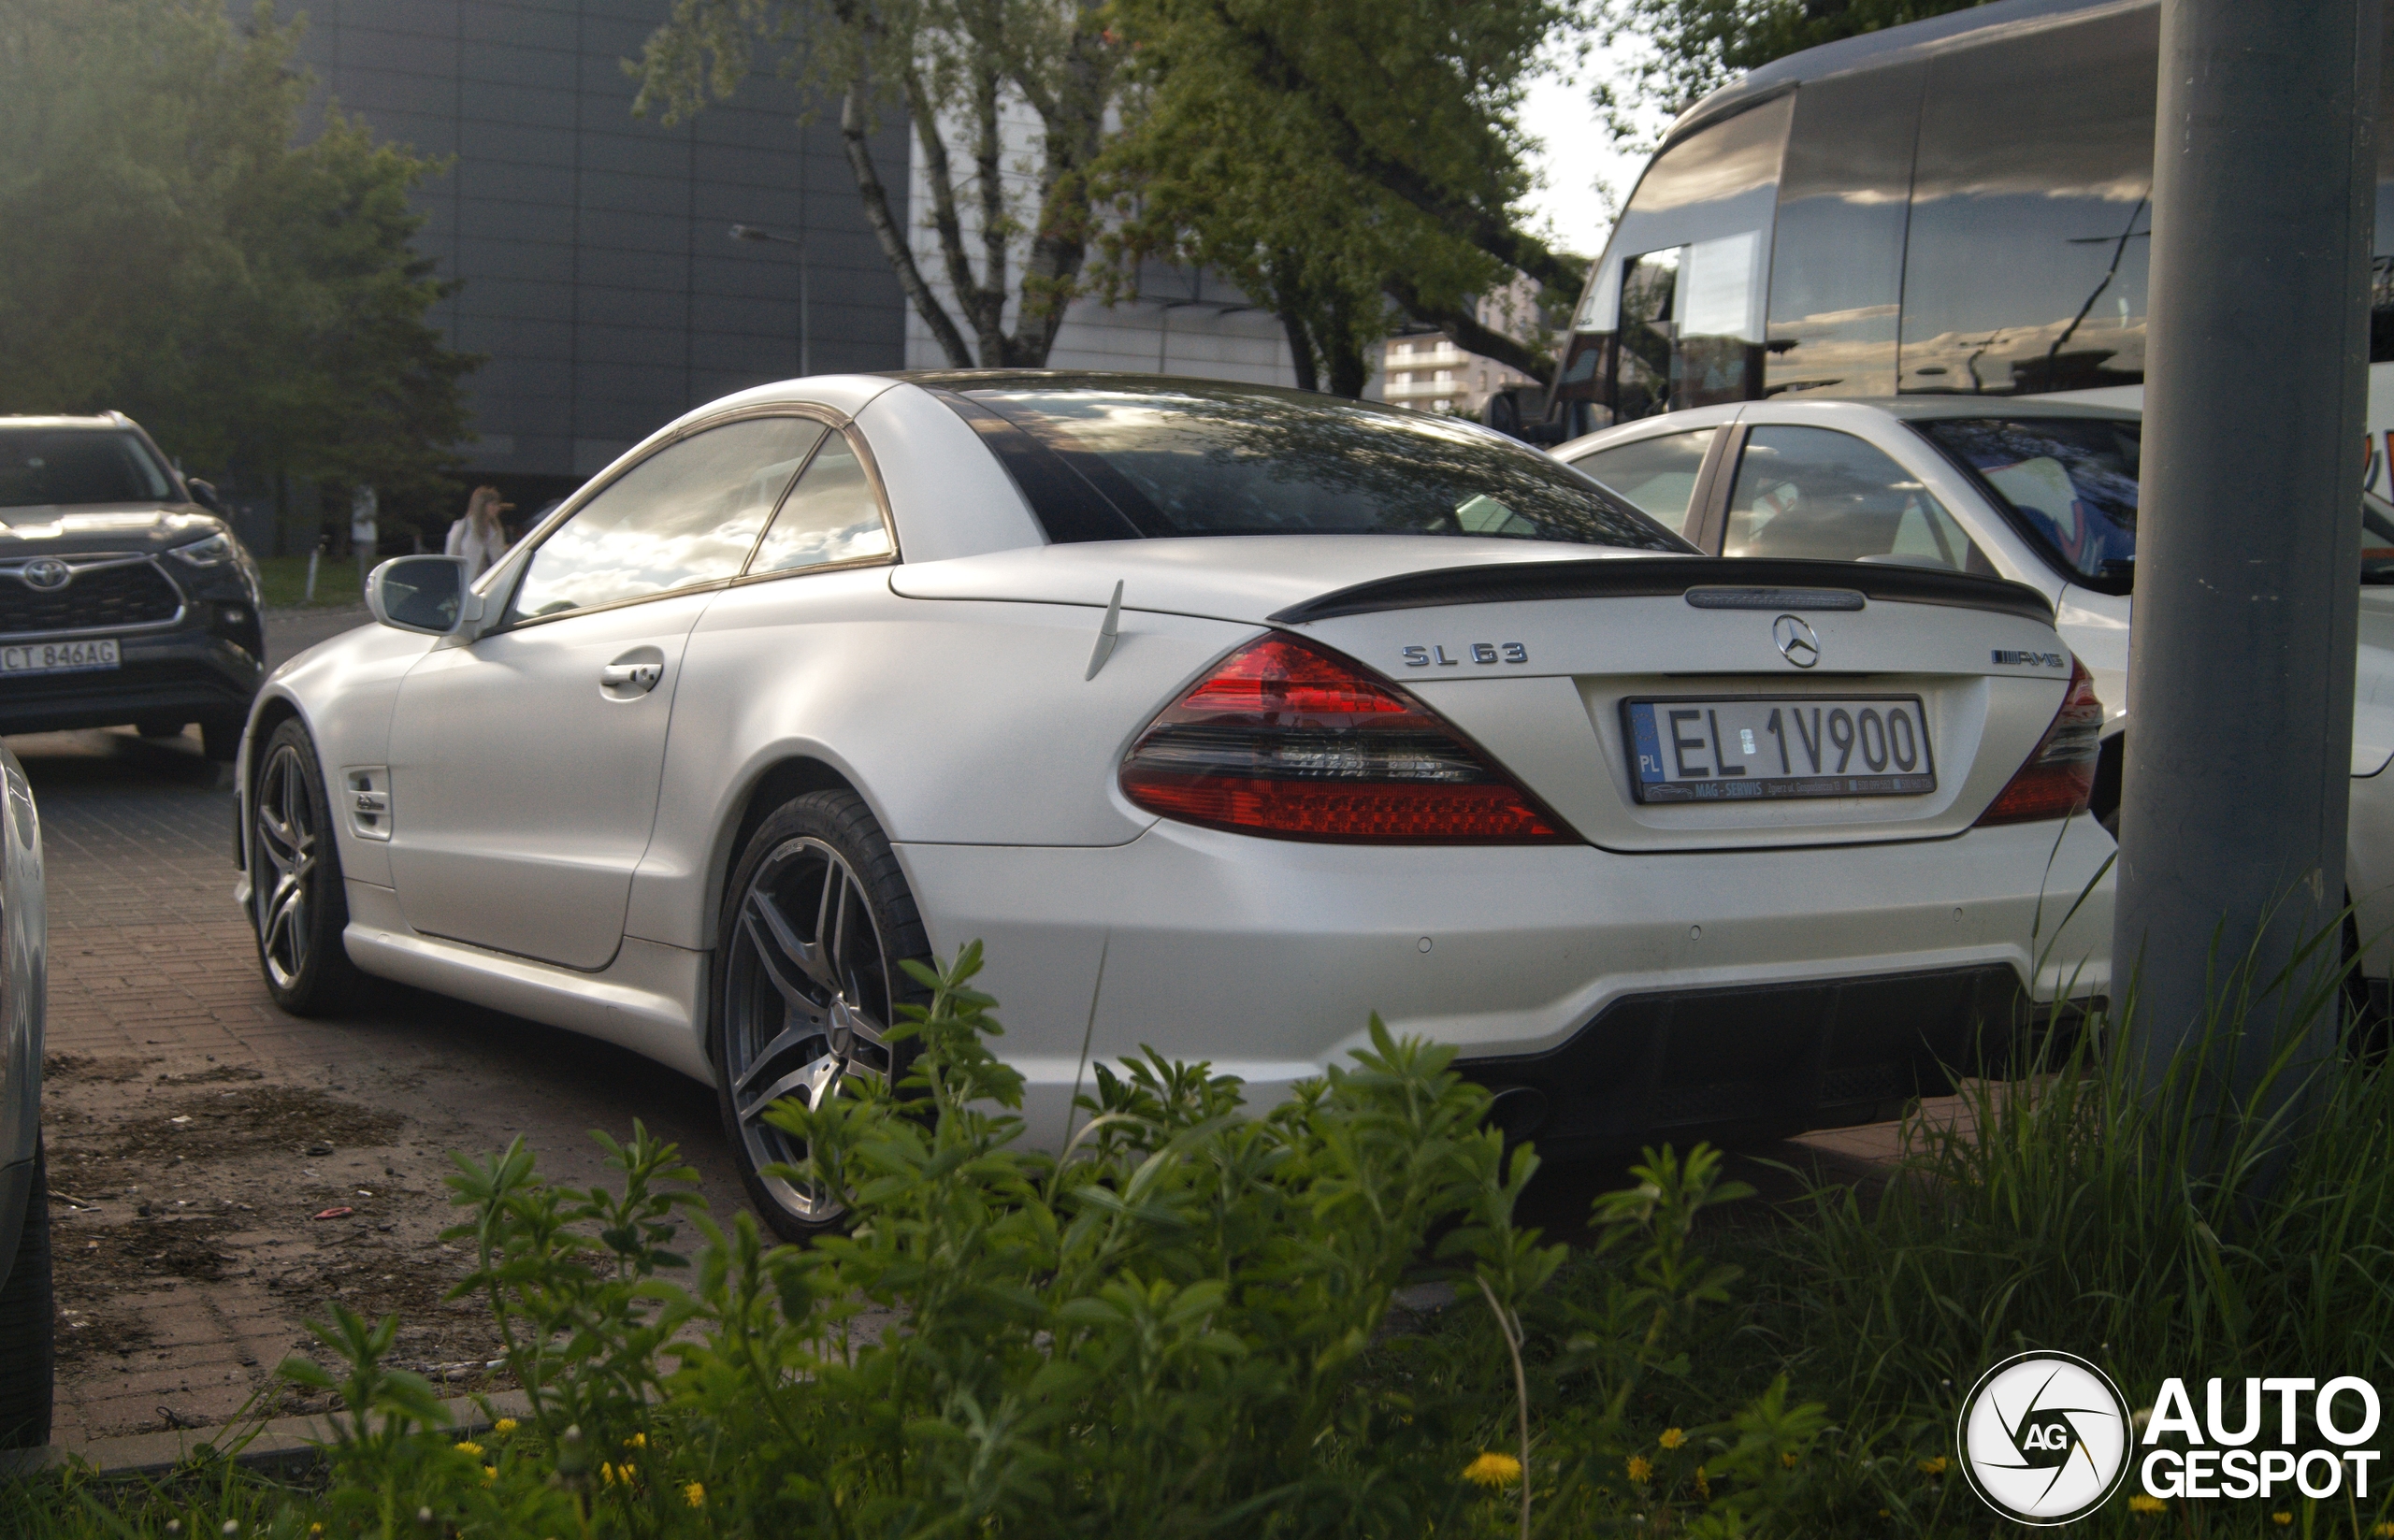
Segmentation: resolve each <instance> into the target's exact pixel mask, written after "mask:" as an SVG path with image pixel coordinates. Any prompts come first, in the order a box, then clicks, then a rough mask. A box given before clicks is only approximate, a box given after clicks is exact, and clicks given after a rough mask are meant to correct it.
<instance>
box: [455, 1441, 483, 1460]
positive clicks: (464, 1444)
mask: <svg viewBox="0 0 2394 1540" xmlns="http://www.w3.org/2000/svg"><path fill="white" fill-rule="evenodd" d="M457 1452H458V1453H459V1454H461V1455H473V1456H475V1457H476V1458H477V1459H479V1458H480V1457H481V1455H482V1452H483V1446H481V1445H479V1444H477V1443H475V1442H474V1441H473V1440H472V1439H470V1438H461V1439H459V1440H458V1441H457Z"/></svg>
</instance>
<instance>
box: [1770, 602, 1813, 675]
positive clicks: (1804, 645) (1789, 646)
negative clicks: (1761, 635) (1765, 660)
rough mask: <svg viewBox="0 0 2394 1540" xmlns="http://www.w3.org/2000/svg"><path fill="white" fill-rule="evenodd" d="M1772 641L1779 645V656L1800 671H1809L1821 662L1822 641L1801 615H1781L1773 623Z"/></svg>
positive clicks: (1771, 625) (1771, 627)
mask: <svg viewBox="0 0 2394 1540" xmlns="http://www.w3.org/2000/svg"><path fill="white" fill-rule="evenodd" d="M1770 640H1772V641H1773V642H1775V643H1777V644H1778V647H1779V655H1780V656H1781V657H1783V658H1785V659H1786V660H1787V661H1788V662H1790V663H1793V664H1794V665H1796V667H1797V668H1798V669H1809V668H1810V667H1811V666H1812V665H1813V664H1815V663H1818V662H1819V661H1820V660H1821V639H1820V638H1819V637H1816V636H1814V635H1813V634H1812V628H1811V626H1809V625H1807V624H1806V623H1805V621H1804V619H1803V617H1802V616H1800V615H1781V616H1780V617H1779V618H1778V619H1777V620H1774V621H1772V622H1771V623H1770Z"/></svg>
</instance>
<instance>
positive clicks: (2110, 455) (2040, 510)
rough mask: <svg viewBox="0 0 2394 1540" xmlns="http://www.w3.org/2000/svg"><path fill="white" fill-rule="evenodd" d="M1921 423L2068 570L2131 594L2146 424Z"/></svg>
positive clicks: (2036, 420) (2068, 420)
mask: <svg viewBox="0 0 2394 1540" xmlns="http://www.w3.org/2000/svg"><path fill="white" fill-rule="evenodd" d="M1912 426H1914V427H1916V428H1918V429H1920V431H1921V432H1922V433H1924V434H1926V435H1927V436H1928V439H1929V441H1930V442H1932V443H1934V444H1936V445H1937V446H1938V447H1939V448H1940V449H1942V450H1943V451H1944V452H1945V453H1947V454H1948V455H1951V456H1952V457H1953V458H1954V459H1955V460H1958V461H1959V462H1961V463H1962V464H1963V465H1964V466H1966V467H1968V468H1969V469H1971V470H1973V471H1975V472H1977V473H1978V477H1979V480H1980V481H1981V482H1983V484H1984V485H1985V486H1986V488H1987V490H1988V491H1990V492H1992V493H1993V494H1994V495H1995V500H1996V501H1997V504H1998V505H2000V506H2001V507H2002V508H2003V509H2004V510H2005V511H2008V512H2010V513H2011V514H2012V523H2013V524H2015V525H2018V526H2019V528H2020V530H2021V532H2022V533H2023V534H2025V535H2026V536H2027V537H2028V538H2029V539H2030V540H2033V541H2035V542H2036V544H2037V545H2038V547H2039V548H2040V549H2041V550H2042V551H2043V553H2044V554H2045V557H2046V559H2047V560H2049V561H2051V562H2052V563H2053V564H2054V565H2055V567H2056V568H2057V569H2059V570H2060V571H2061V572H2063V573H2064V574H2066V575H2068V576H2070V577H2072V578H2074V579H2075V580H2076V581H2078V582H2079V583H2084V585H2085V586H2087V587H2089V588H2094V589H2097V590H2099V591H2101V592H2103V593H2109V594H2125V593H2127V591H2128V586H2129V581H2130V579H2132V578H2133V577H2134V576H2135V572H2136V566H2135V564H2136V492H2137V468H2138V458H2139V445H2140V441H2141V440H2140V435H2141V434H2142V429H2143V425H2142V424H2141V423H2136V422H2130V421H2127V420H2123V419H2116V418H2108V417H1932V418H1926V419H1922V420H1916V421H1914V422H1913V424H1912Z"/></svg>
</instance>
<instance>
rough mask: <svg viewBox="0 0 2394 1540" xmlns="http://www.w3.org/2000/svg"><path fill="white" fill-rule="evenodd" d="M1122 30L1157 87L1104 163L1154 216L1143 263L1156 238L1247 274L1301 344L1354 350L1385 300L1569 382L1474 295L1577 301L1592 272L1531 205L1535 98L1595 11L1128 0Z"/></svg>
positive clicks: (1507, 2)
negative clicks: (1481, 312) (1525, 96)
mask: <svg viewBox="0 0 2394 1540" xmlns="http://www.w3.org/2000/svg"><path fill="white" fill-rule="evenodd" d="M1116 15H1117V16H1118V19H1119V20H1118V25H1119V26H1120V28H1121V30H1122V34H1123V36H1125V37H1126V38H1127V39H1128V40H1129V42H1130V43H1131V45H1132V49H1133V50H1134V53H1133V58H1134V61H1135V63H1134V65H1133V66H1132V68H1133V73H1134V79H1135V80H1136V83H1137V88H1138V89H1137V92H1136V94H1135V95H1134V98H1133V104H1132V105H1133V107H1134V108H1135V110H1134V111H1132V113H1130V114H1127V115H1126V131H1125V134H1124V136H1123V138H1122V139H1121V141H1120V142H1118V144H1117V145H1115V146H1114V147H1112V148H1110V149H1109V151H1107V154H1106V157H1105V164H1106V166H1107V167H1108V168H1109V169H1110V170H1111V171H1112V172H1113V173H1114V174H1115V175H1116V177H1117V178H1118V184H1119V187H1120V190H1121V192H1122V194H1123V195H1124V196H1125V198H1126V200H1129V201H1131V202H1132V204H1133V206H1134V212H1133V213H1132V217H1131V218H1130V220H1129V222H1128V223H1126V225H1125V227H1124V228H1125V232H1126V236H1127V237H1129V243H1130V245H1131V246H1132V249H1134V250H1135V249H1138V247H1139V244H1140V240H1141V238H1142V230H1143V229H1144V230H1146V231H1147V232H1149V233H1148V234H1147V235H1146V236H1145V237H1144V238H1145V239H1146V241H1147V244H1149V245H1151V246H1152V245H1158V244H1161V245H1166V246H1170V247H1174V248H1175V249H1177V250H1179V251H1182V252H1188V253H1190V254H1192V255H1199V256H1202V257H1203V258H1204V260H1206V261H1208V262H1210V263H1212V264H1214V265H1215V266H1219V267H1221V268H1223V269H1224V270H1226V271H1229V272H1231V273H1233V275H1235V276H1236V277H1237V278H1238V280H1239V281H1240V282H1241V284H1242V286H1244V287H1247V289H1248V291H1249V292H1250V293H1252V294H1256V295H1258V296H1259V297H1262V298H1265V299H1266V300H1267V301H1268V302H1269V303H1272V304H1273V305H1274V307H1275V309H1276V310H1277V311H1278V312H1279V313H1280V315H1281V319H1282V324H1283V326H1284V328H1290V329H1291V350H1292V351H1299V350H1300V349H1301V347H1302V345H1303V344H1302V343H1301V339H1300V335H1299V334H1300V332H1302V333H1304V334H1305V337H1306V338H1312V339H1313V341H1314V342H1315V344H1316V348H1315V351H1316V352H1317V353H1320V355H1321V356H1322V357H1323V358H1324V359H1325V360H1328V359H1330V358H1332V357H1334V356H1335V355H1337V354H1338V353H1340V352H1341V351H1342V350H1343V349H1344V348H1345V347H1346V346H1347V345H1348V341H1349V339H1350V337H1351V333H1352V328H1353V325H1354V320H1353V318H1355V317H1359V316H1361V315H1363V314H1364V313H1367V312H1368V313H1369V314H1370V315H1371V316H1372V319H1373V321H1374V323H1375V324H1377V323H1378V322H1379V319H1380V317H1379V312H1380V311H1381V310H1383V309H1385V307H1384V306H1383V305H1381V304H1380V302H1379V300H1378V296H1379V295H1387V296H1389V297H1390V298H1392V299H1394V300H1395V301H1396V302H1397V303H1398V305H1400V306H1401V307H1402V308H1403V309H1404V310H1406V312H1408V313H1410V314H1411V315H1413V316H1414V317H1415V318H1416V319H1418V320H1421V321H1422V322H1425V323H1427V324H1433V325H1435V326H1438V327H1440V328H1441V329H1442V330H1444V331H1446V332H1447V334H1448V335H1449V336H1450V337H1452V338H1454V339H1455V340H1456V341H1457V342H1458V343H1460V344H1461V345H1462V346H1463V347H1464V348H1465V349H1467V350H1469V351H1471V352H1473V353H1481V354H1483V355H1485V356H1488V357H1492V358H1495V359H1497V360H1499V361H1500V362H1503V363H1506V364H1508V365H1510V366H1512V367H1516V368H1519V369H1521V371H1522V372H1524V373H1527V374H1530V375H1532V376H1534V377H1536V378H1541V379H1543V378H1549V377H1550V375H1551V373H1552V368H1553V365H1552V361H1551V359H1550V357H1548V356H1547V355H1546V354H1545V353H1544V352H1543V351H1542V350H1541V349H1540V348H1539V347H1538V346H1537V344H1536V342H1535V341H1523V340H1521V339H1519V338H1515V337H1512V336H1510V335H1507V333H1505V332H1502V331H1498V330H1496V329H1494V328H1492V327H1489V326H1487V325H1485V324H1482V323H1481V321H1480V319H1479V317H1478V313H1477V308H1476V306H1475V305H1474V303H1473V296H1474V295H1479V294H1485V293H1489V292H1492V291H1493V290H1495V289H1498V288H1501V287H1503V286H1505V285H1507V283H1509V282H1510V281H1511V277H1512V275H1513V274H1514V273H1515V272H1520V273H1522V274H1526V275H1527V276H1528V277H1530V278H1531V279H1532V280H1534V281H1536V282H1537V283H1538V284H1539V285H1540V286H1541V287H1542V288H1543V289H1545V290H1546V291H1548V292H1549V293H1550V295H1553V296H1555V297H1556V298H1558V299H1559V300H1560V301H1561V302H1562V303H1564V304H1566V305H1567V304H1568V303H1569V302H1570V301H1571V300H1573V299H1576V298H1577V295H1578V290H1579V285H1580V282H1581V281H1582V279H1583V277H1584V267H1585V265H1584V262H1583V261H1582V260H1581V259H1579V258H1577V257H1572V256H1569V255H1565V254H1564V253H1560V252H1553V251H1550V250H1549V249H1548V248H1547V247H1546V245H1545V244H1544V243H1543V242H1541V241H1540V240H1538V239H1537V238H1536V237H1533V236H1531V235H1530V234H1528V233H1527V232H1526V231H1525V230H1524V229H1523V228H1522V227H1521V222H1520V220H1519V219H1518V218H1516V216H1515V214H1514V209H1515V208H1516V207H1517V206H1518V205H1519V203H1520V201H1521V197H1522V196H1523V194H1526V193H1527V192H1528V190H1529V186H1530V172H1529V169H1528V167H1527V166H1525V165H1524V164H1523V160H1522V151H1523V148H1524V146H1525V142H1526V141H1525V140H1524V138H1523V137H1522V135H1521V130H1520V126H1519V114H1520V107H1521V96H1522V93H1523V91H1524V90H1525V88H1526V87H1527V85H1528V82H1529V80H1530V79H1532V78H1533V76H1534V75H1535V73H1536V69H1537V68H1538V67H1539V66H1538V65H1537V64H1536V60H1537V59H1538V57H1539V54H1540V50H1541V47H1542V46H1543V44H1544V43H1545V41H1546V39H1547V38H1548V37H1549V36H1550V35H1553V34H1557V33H1561V34H1565V35H1567V34H1568V33H1570V32H1571V31H1572V30H1574V29H1576V28H1578V27H1579V26H1580V25H1581V24H1582V23H1583V22H1584V16H1583V13H1582V9H1581V7H1580V5H1579V0H1482V3H1478V4H1473V5H1467V6H1456V5H1450V4H1445V3H1441V0H1320V3H1310V4H1300V3H1295V0H1118V6H1117V9H1116ZM1157 229H1173V230H1175V231H1176V239H1175V240H1172V241H1159V240H1158V239H1157V238H1156V237H1155V236H1154V235H1153V234H1152V232H1153V231H1154V230H1157ZM1359 295H1362V296H1363V301H1362V302H1360V303H1359V300H1358V296H1359ZM1386 329H1387V328H1386V326H1385V325H1384V324H1382V325H1380V326H1379V329H1378V331H1377V332H1375V333H1374V334H1373V335H1374V337H1377V336H1378V335H1384V333H1385V331H1386ZM1325 331H1326V335H1327V338H1328V339H1329V340H1330V341H1331V342H1332V343H1333V344H1334V346H1331V347H1328V348H1323V347H1322V346H1320V344H1321V342H1322V341H1323V339H1324V334H1325ZM1300 367H1301V368H1303V367H1304V366H1303V365H1302V364H1301V365H1300ZM1330 372H1331V373H1332V374H1333V375H1334V376H1335V375H1336V374H1337V373H1338V370H1337V368H1336V367H1333V368H1332V369H1331V371H1330ZM1334 388H1336V385H1335V382H1334Z"/></svg>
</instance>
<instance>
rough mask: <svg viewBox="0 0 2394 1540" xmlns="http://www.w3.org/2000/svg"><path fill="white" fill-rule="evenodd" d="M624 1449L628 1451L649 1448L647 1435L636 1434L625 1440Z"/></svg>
mask: <svg viewBox="0 0 2394 1540" xmlns="http://www.w3.org/2000/svg"><path fill="white" fill-rule="evenodd" d="M624 1447H625V1448H627V1449H645V1448H647V1447H648V1435H647V1434H646V1433H634V1434H632V1436H631V1437H629V1438H627V1439H626V1440H624Z"/></svg>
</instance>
